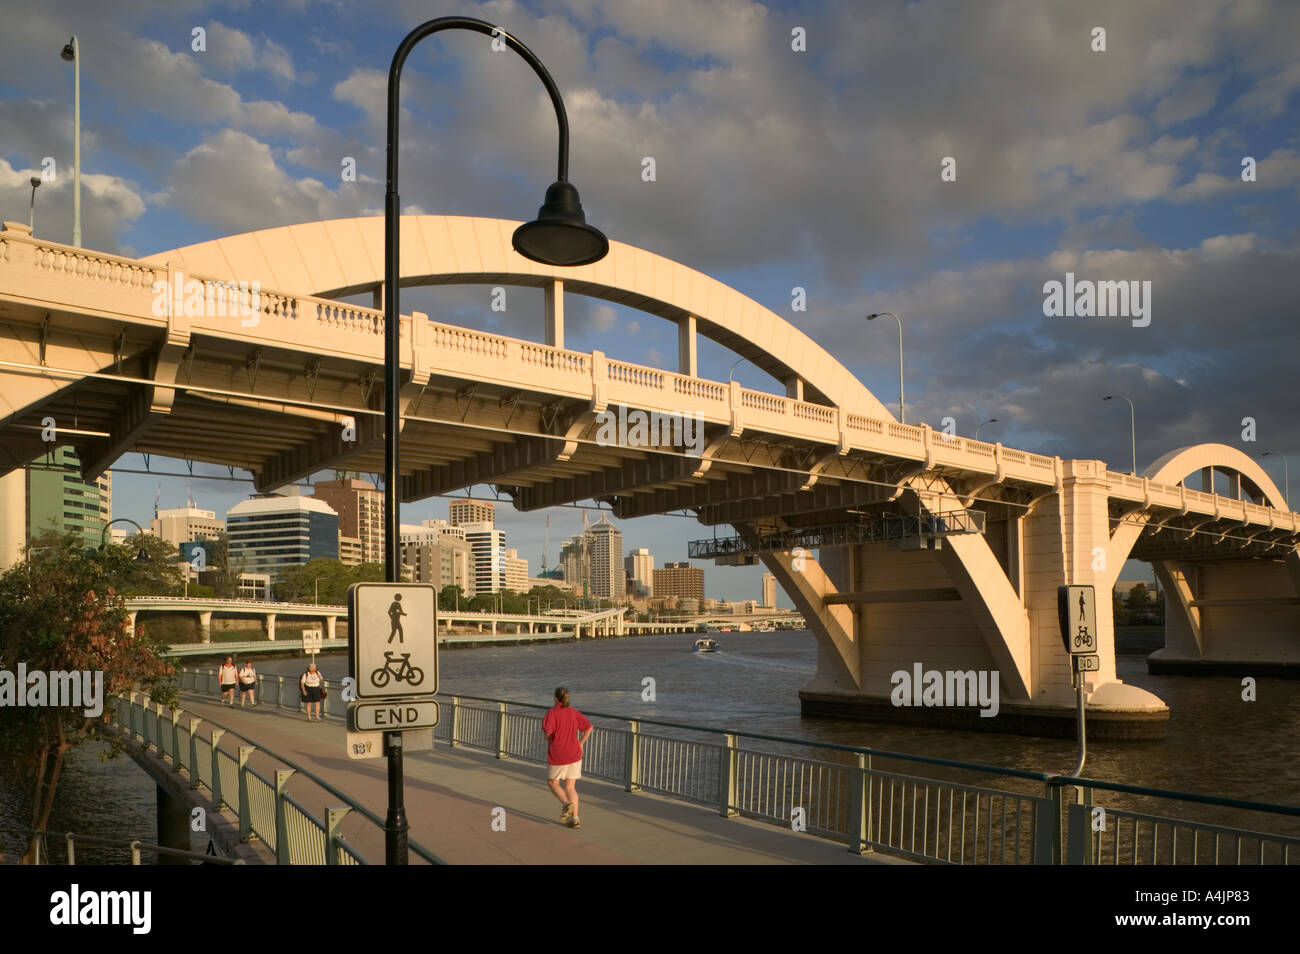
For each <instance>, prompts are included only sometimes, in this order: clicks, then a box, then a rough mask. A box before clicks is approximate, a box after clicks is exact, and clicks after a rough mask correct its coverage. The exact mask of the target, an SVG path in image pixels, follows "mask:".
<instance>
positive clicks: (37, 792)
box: [0, 533, 179, 853]
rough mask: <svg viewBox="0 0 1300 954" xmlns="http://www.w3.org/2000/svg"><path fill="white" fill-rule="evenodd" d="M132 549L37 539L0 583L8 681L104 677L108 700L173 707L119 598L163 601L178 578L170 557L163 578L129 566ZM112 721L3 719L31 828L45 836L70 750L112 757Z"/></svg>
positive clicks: (2, 656) (1, 757)
mask: <svg viewBox="0 0 1300 954" xmlns="http://www.w3.org/2000/svg"><path fill="white" fill-rule="evenodd" d="M146 547H148V544H146ZM138 549H139V547H138V546H107V547H105V548H104V549H103V550H102V551H100V550H86V549H83V548H82V547H81V546H80V538H79V537H78V536H77V535H75V534H66V535H60V534H57V533H54V534H45V535H42V536H41V537H40V538H39V539H38V541H37V542H36V545H34V546H33V547H31V548H30V549H29V551H28V554H27V557H28V559H27V560H25V561H23V562H20V563H16V564H14V565H13V566H12V567H10V568H9V569H8V570H7V571H5V572H4V573H3V574H0V669H4V670H8V671H9V672H14V673H16V672H17V669H18V664H19V663H24V664H26V667H27V670H28V671H29V672H32V671H37V670H40V671H46V672H49V671H63V672H84V671H89V672H102V673H103V688H104V695H105V698H106V699H107V698H108V697H110V696H112V695H114V694H117V693H121V692H125V691H130V690H132V689H143V690H144V691H146V692H148V693H149V694H150V695H151V696H152V697H153V699H154V700H155V701H158V702H162V703H164V704H167V703H170V702H173V701H174V700H175V689H174V687H173V685H172V682H171V676H172V673H173V670H172V667H171V665H170V664H168V663H167V662H166V661H165V660H163V659H162V658H161V657H160V656H159V655H158V653H157V650H156V649H155V647H154V646H153V645H152V643H150V641H148V640H147V639H145V638H143V636H142V635H140V634H139V633H137V632H134V631H132V629H131V627H130V624H129V617H128V615H127V612H126V608H125V605H124V603H123V597H124V594H125V593H128V592H132V591H134V592H137V593H158V592H159V591H160V590H161V591H163V592H167V591H168V587H170V586H171V585H172V582H173V578H175V579H179V574H177V573H176V572H175V567H174V558H173V566H172V568H171V573H170V574H169V573H168V570H167V564H165V563H160V561H158V560H152V559H151V560H149V561H148V562H147V563H137V562H136V559H135V555H136V551H137V550H138ZM168 549H169V550H170V548H168ZM151 552H152V550H151ZM24 688H25V687H24ZM110 713H111V709H110V708H109V707H108V706H107V705H105V708H104V712H103V714H102V715H101V716H100V717H98V718H91V717H87V716H86V715H85V713H84V711H83V708H82V707H66V708H64V707H56V706H41V707H25V706H24V707H14V708H11V709H8V710H7V711H6V712H5V715H4V731H3V732H0V763H2V764H3V765H4V767H5V770H6V771H7V772H10V773H12V774H13V776H15V777H17V778H19V779H20V780H22V781H23V782H25V783H26V784H28V785H30V786H31V790H32V795H33V797H32V827H34V828H41V827H44V826H45V824H46V823H47V822H48V820H49V815H50V811H51V809H52V808H53V800H54V794H55V791H56V789H57V785H58V780H59V775H60V773H61V771H62V767H63V761H64V757H65V756H66V754H67V752H68V751H69V750H70V749H72V748H73V747H75V746H77V745H79V744H81V743H82V742H85V741H86V740H88V739H91V738H103V739H105V740H106V741H107V742H108V743H109V746H110V751H111V752H115V751H116V747H117V746H119V745H120V743H118V742H117V740H116V738H115V737H114V736H113V735H112V734H111V733H103V732H102V730H103V728H104V726H105V725H106V724H107V723H108V721H109V716H110ZM28 850H29V853H30V850H31V849H30V847H29V849H28Z"/></svg>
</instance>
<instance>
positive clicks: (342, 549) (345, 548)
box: [339, 533, 366, 566]
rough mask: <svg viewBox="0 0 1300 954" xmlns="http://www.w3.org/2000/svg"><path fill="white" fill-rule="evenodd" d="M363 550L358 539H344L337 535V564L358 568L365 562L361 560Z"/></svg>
mask: <svg viewBox="0 0 1300 954" xmlns="http://www.w3.org/2000/svg"><path fill="white" fill-rule="evenodd" d="M364 554H365V548H364V547H363V546H362V544H361V540H360V539H359V538H358V537H345V536H344V535H343V534H341V533H340V534H339V562H340V563H342V564H343V565H344V566H360V565H361V564H362V563H365V562H366V561H365V560H364V559H363V556H364Z"/></svg>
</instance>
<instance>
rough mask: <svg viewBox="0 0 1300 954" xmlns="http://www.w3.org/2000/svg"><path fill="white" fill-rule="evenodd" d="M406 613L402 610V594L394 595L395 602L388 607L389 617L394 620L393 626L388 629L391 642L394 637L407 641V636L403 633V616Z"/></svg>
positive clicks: (399, 640) (400, 640)
mask: <svg viewBox="0 0 1300 954" xmlns="http://www.w3.org/2000/svg"><path fill="white" fill-rule="evenodd" d="M405 615H406V614H405V613H403V612H402V594H401V593H396V594H394V595H393V602H392V603H391V604H390V605H389V607H388V618H389V620H391V622H392V628H391V629H389V631H388V641H389V642H390V643H391V642H392V641H393V637H394V636H396V637H397V641H398V642H399V643H401V642H405V641H406V639H405V636H404V635H403V633H402V617H403V616H405Z"/></svg>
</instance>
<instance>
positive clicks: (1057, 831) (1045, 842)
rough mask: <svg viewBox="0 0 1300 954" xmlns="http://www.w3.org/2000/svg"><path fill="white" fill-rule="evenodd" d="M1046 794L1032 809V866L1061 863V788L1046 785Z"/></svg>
mask: <svg viewBox="0 0 1300 954" xmlns="http://www.w3.org/2000/svg"><path fill="white" fill-rule="evenodd" d="M1046 788H1047V792H1046V794H1045V795H1044V796H1043V797H1042V798H1040V799H1038V800H1037V803H1036V806H1035V809H1034V812H1035V813H1034V864H1036V865H1059V864H1060V863H1061V788H1060V786H1059V785H1052V783H1051V782H1048V783H1047V785H1046Z"/></svg>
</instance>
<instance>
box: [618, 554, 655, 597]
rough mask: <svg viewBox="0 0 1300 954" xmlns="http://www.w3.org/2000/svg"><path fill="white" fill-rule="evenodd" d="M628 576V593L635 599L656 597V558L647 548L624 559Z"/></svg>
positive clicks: (624, 567)
mask: <svg viewBox="0 0 1300 954" xmlns="http://www.w3.org/2000/svg"><path fill="white" fill-rule="evenodd" d="M623 570H624V572H625V573H626V574H627V592H628V595H630V596H631V597H633V598H634V599H648V598H649V597H651V596H654V582H655V581H654V572H655V558H654V554H652V553H651V552H650V551H649V550H648V549H646V548H645V547H640V548H639V549H636V550H633V551H631V552H630V553H628V555H627V556H625V557H624V558H623Z"/></svg>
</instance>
